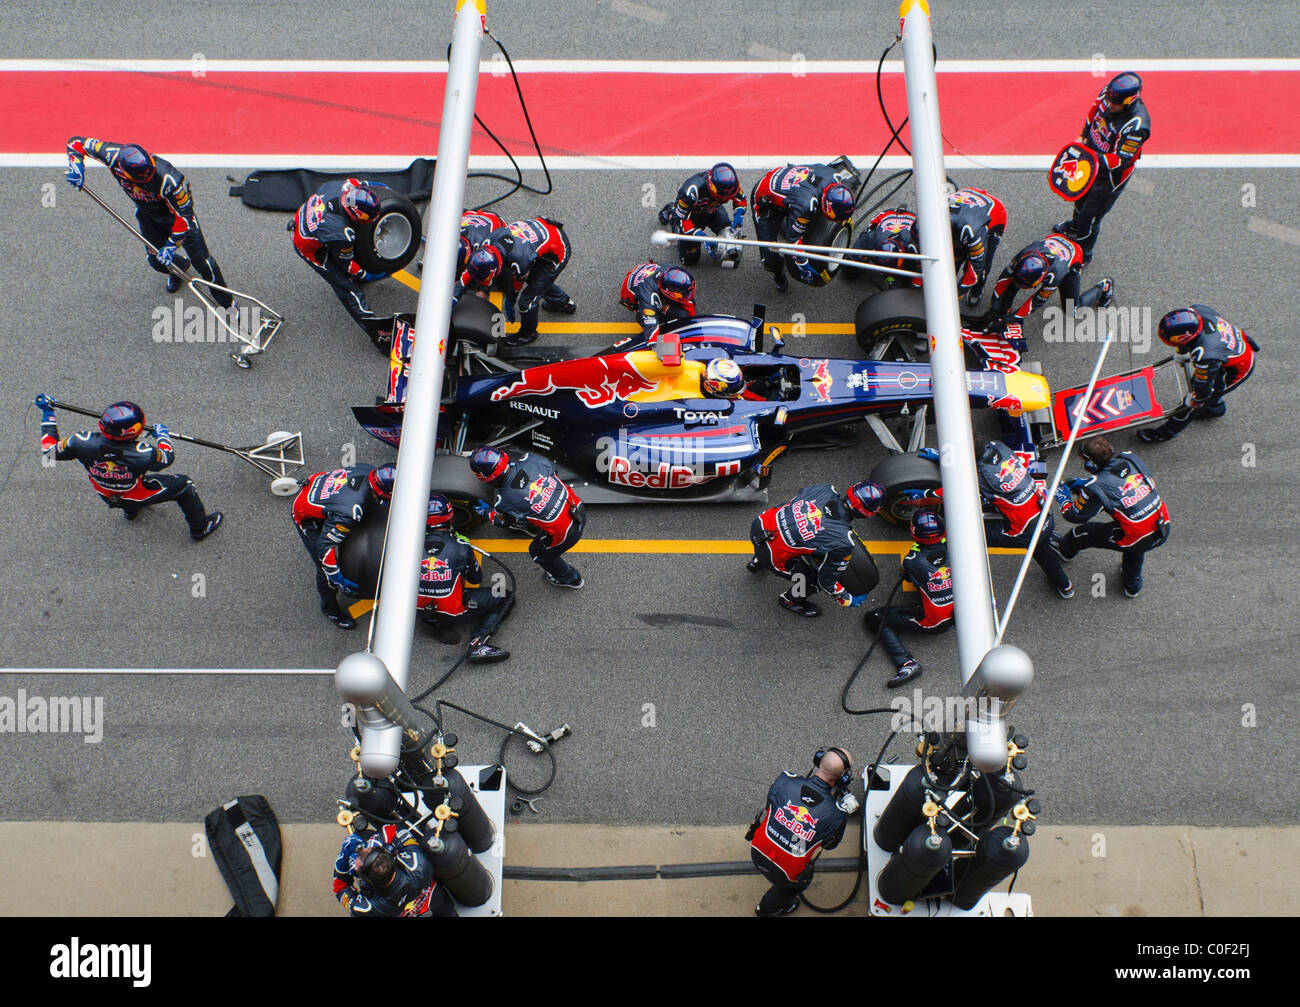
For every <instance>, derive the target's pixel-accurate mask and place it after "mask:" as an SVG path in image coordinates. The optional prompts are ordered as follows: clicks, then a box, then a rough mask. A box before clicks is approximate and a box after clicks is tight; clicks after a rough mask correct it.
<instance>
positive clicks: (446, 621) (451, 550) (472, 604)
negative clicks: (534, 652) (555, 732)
mask: <svg viewBox="0 0 1300 1007" xmlns="http://www.w3.org/2000/svg"><path fill="white" fill-rule="evenodd" d="M455 516H456V515H455V512H454V511H453V510H452V506H451V501H450V500H448V499H447V498H446V497H445V496H443V495H442V494H441V493H430V494H429V512H428V517H427V518H426V520H425V533H424V562H423V564H422V565H421V568H420V597H419V600H418V603H417V607H418V608H421V609H423V610H424V617H425V620H426V621H427V622H429V623H431V624H432V625H435V626H441V627H451V626H455V625H458V624H460V623H463V622H470V621H473V622H474V628H473V630H472V631H471V634H470V641H469V650H468V652H467V660H468V661H469V663H470V664H490V663H493V662H496V661H504V660H505V659H506V658H508V657H509V656H510V651H508V650H501V649H499V648H497V647H493V646H492V645H491V644H490V643H489V642H488V641H489V640H491V639H492V634H493V633H495V632H496V631H497V630H498V629H500V628H501V623H502V622H503V621H504V620H505V617H506V616H507V615H508V614H509V612H510V609H511V608H512V607H513V606H514V603H515V596H514V593H513V592H511V591H509V590H507V589H502V590H501V591H500V592H497V591H494V590H493V589H492V588H490V587H483V586H482V585H483V568H482V567H481V566H480V565H479V561H478V555H477V554H476V553H475V552H474V547H473V546H471V545H470V544H469V539H467V538H465V537H464V536H463V535H457V534H456V532H455V531H453V530H452V521H453V520H454V519H455Z"/></svg>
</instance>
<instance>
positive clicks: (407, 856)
mask: <svg viewBox="0 0 1300 1007" xmlns="http://www.w3.org/2000/svg"><path fill="white" fill-rule="evenodd" d="M334 897H335V898H336V899H338V901H339V905H341V906H342V907H343V908H344V909H346V910H347V911H348V914H349V915H351V916H380V917H385V916H410V917H420V916H457V915H459V914H458V913H457V912H456V904H455V902H454V901H453V900H452V897H451V895H450V893H448V891H447V889H446V886H445V885H440V884H438V881H437V879H436V878H435V877H434V876H433V863H432V861H431V860H430V859H429V855H428V853H427V852H425V849H424V847H423V846H421V845H420V841H419V840H418V839H417V838H416V837H415V836H413V835H411V834H410V833H409V832H407V831H405V830H399V829H398V828H397V827H396V826H393V825H385V826H383V827H382V828H381V829H380V830H379V831H378V832H376V833H374V834H373V835H371V836H368V837H363V836H360V835H357V834H356V833H352V834H350V835H349V836H348V837H347V839H345V840H344V841H343V846H342V847H341V848H340V850H339V855H338V857H337V858H335V860H334Z"/></svg>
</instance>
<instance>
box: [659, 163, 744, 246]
mask: <svg viewBox="0 0 1300 1007" xmlns="http://www.w3.org/2000/svg"><path fill="white" fill-rule="evenodd" d="M727 202H730V203H731V205H732V207H733V209H734V214H733V215H732V216H730V217H729V216H727V211H726V210H724V209H723V204H724V203H727ZM745 205H746V204H745V195H744V193H743V192H742V191H741V188H740V178H739V176H737V175H736V169H735V168H733V167H732V166H731V165H729V164H727V163H726V162H719V163H718V164H715V165H714V166H713V167H712V168H710V169H709V170H708V171H697V172H696V173H695V174H694V175H692V176H691V177H690V178H688V179H687V180H686V181H685V182H683V183H682V184H681V186H680V187H679V188H678V190H677V201H676V202H674V203H668V204H667V205H665V206H664V208H663V209H662V210H660V211H659V223H661V224H663V225H664V226H665V227H667V228H669V229H671V231H672V233H673V234H697V235H703V234H704V233H705V229H706V228H707V229H708V230H711V231H712V232H713V233H714V234H718V235H721V234H722V233H723V232H724V231H726V230H727V229H728V228H730V229H731V230H732V231H739V230H740V225H741V224H742V223H743V222H744V219H745ZM705 247H708V248H709V253H710V255H711V256H712V257H713V258H715V259H716V258H717V245H716V243H714V242H708V243H707V245H706V246H705ZM700 248H701V245H700V243H699V242H695V241H679V242H677V255H678V256H679V257H680V259H681V263H682V265H683V266H694V265H695V264H696V263H698V262H699V261H700Z"/></svg>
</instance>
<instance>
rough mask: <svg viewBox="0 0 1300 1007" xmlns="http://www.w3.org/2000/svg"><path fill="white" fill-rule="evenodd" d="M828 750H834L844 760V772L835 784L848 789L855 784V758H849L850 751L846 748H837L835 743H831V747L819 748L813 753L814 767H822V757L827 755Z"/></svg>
mask: <svg viewBox="0 0 1300 1007" xmlns="http://www.w3.org/2000/svg"><path fill="white" fill-rule="evenodd" d="M827 752H834V753H835V754H836V755H838V756H839V757H840V758H841V759H843V760H844V772H843V774H842V775H841V776H840V778H839V779H838V780H836V781H835V786H837V787H839V788H840V789H841V790H848V789H849V787H851V786H853V760H852V759H850V758H849V753H848V752H846V751H844V749H842V748H836V747H835V746H834V745H831V746H830V748H819V749H817V751H816V752H814V753H813V769H819V768H821V764H822V759H823V758H824V757H825V755H826V753H827Z"/></svg>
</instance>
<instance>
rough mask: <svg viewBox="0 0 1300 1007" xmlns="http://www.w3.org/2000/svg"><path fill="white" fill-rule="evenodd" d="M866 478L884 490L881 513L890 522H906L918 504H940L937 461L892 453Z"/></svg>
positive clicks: (902, 523)
mask: <svg viewBox="0 0 1300 1007" xmlns="http://www.w3.org/2000/svg"><path fill="white" fill-rule="evenodd" d="M869 478H871V479H873V480H875V481H876V482H878V483H880V485H881V487H882V488H883V489H884V491H885V504H884V506H883V507H881V508H880V516H881V517H882V518H884V519H885V520H886V521H888V522H890V523H891V524H901V525H905V524H907V523H908V521H910V520H911V517H912V512H913V511H915V510H918V509H920V508H921V507H941V506H942V505H943V500H942V498H941V497H939V496H938V492H937V491H938V490H940V489H941V488H942V487H943V481H942V479H941V478H940V476H939V463H938V462H932V461H928V460H926V459H925V458H918V457H917V456H916V455H914V454H902V455H891V456H890V457H888V458H886V459H885V460H884V461H882V462H880V463H879V464H878V465H877V466H876V467H875V468H873V469H872V470H871V475H870V476H869Z"/></svg>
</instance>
